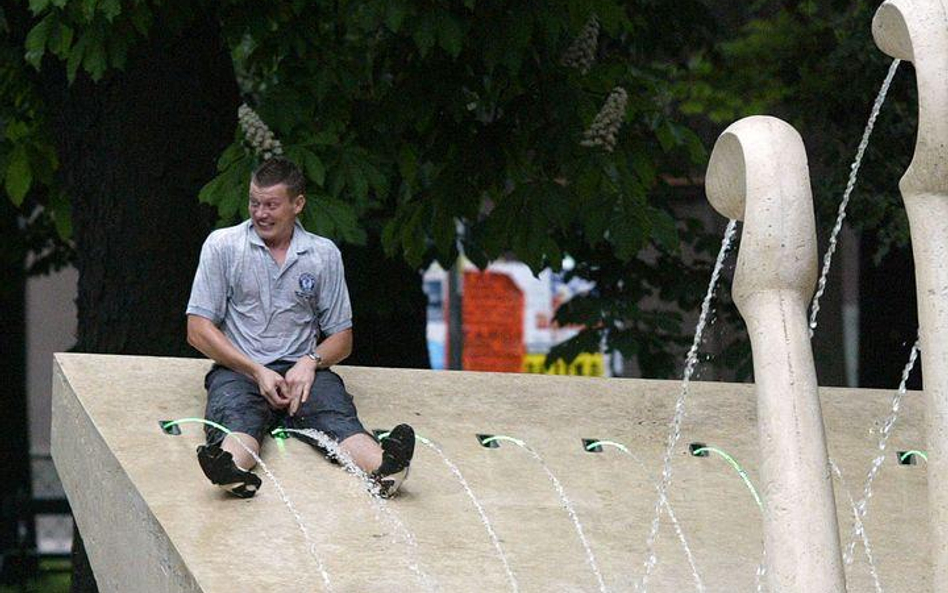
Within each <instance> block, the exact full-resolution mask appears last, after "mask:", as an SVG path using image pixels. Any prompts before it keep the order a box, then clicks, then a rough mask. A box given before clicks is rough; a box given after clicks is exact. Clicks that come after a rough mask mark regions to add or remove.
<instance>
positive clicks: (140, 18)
mask: <svg viewBox="0 0 948 593" xmlns="http://www.w3.org/2000/svg"><path fill="white" fill-rule="evenodd" d="M152 19H153V17H152V14H151V9H149V7H148V4H146V3H144V2H143V3H141V4H136V5H134V6H133V7H132V13H131V20H132V26H133V27H135V30H136V31H138V33H139V35H147V34H148V30H149V29H151V22H152Z"/></svg>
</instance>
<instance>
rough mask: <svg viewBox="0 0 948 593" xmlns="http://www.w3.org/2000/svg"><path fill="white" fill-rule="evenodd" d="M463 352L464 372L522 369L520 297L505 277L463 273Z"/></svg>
mask: <svg viewBox="0 0 948 593" xmlns="http://www.w3.org/2000/svg"><path fill="white" fill-rule="evenodd" d="M462 301H463V305H462V315H463V316H464V349H463V351H462V357H461V358H462V364H463V367H464V369H465V370H468V371H495V372H507V373H518V372H520V371H521V369H522V367H523V356H524V354H525V348H524V345H523V310H524V298H523V293H522V292H520V289H519V288H517V285H516V284H515V283H514V281H513V280H512V279H511V278H510V277H509V276H507V275H506V274H497V273H493V272H476V271H473V272H464V298H463V299H462Z"/></svg>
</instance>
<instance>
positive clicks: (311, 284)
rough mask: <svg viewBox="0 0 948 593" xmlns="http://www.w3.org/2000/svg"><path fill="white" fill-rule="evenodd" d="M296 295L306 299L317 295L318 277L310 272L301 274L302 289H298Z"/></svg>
mask: <svg viewBox="0 0 948 593" xmlns="http://www.w3.org/2000/svg"><path fill="white" fill-rule="evenodd" d="M296 296H298V297H302V298H304V299H311V298H314V297H315V296H316V278H315V277H314V276H313V275H312V274H310V273H309V272H303V273H302V274H300V289H299V290H297V291H296Z"/></svg>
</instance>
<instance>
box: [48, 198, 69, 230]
mask: <svg viewBox="0 0 948 593" xmlns="http://www.w3.org/2000/svg"><path fill="white" fill-rule="evenodd" d="M46 208H47V210H48V211H49V215H50V216H51V217H52V219H53V223H54V224H55V225H56V234H57V235H59V238H60V239H62V240H63V241H68V240H69V239H71V238H72V205H71V204H70V203H69V196H67V195H66V194H65V192H63V191H62V190H55V191H52V192H51V197H50V200H49V204H48V205H47V207H46Z"/></svg>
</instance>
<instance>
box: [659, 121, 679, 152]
mask: <svg viewBox="0 0 948 593" xmlns="http://www.w3.org/2000/svg"><path fill="white" fill-rule="evenodd" d="M655 136H656V137H657V138H658V143H659V144H661V146H662V150H664V151H665V152H671V151H672V150H673V149H674V148H675V147H676V146H678V143H679V139H678V136H677V134H676V133H675V128H674V127H673V126H672V125H671V123H670V122H669V121H668V120H663V121H662V122H661V123H660V124H659V125H658V128H657V129H656V130H655Z"/></svg>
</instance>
